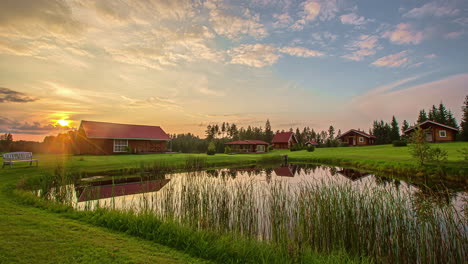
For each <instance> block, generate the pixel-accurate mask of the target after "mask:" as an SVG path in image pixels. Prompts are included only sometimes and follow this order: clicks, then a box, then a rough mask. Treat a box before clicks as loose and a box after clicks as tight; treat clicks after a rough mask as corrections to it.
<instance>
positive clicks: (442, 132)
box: [439, 130, 447, 137]
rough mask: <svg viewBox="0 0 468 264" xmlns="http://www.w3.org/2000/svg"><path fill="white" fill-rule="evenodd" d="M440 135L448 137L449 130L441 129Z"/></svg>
mask: <svg viewBox="0 0 468 264" xmlns="http://www.w3.org/2000/svg"><path fill="white" fill-rule="evenodd" d="M439 137H447V131H445V130H439Z"/></svg>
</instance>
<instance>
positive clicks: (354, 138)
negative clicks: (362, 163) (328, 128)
mask: <svg viewBox="0 0 468 264" xmlns="http://www.w3.org/2000/svg"><path fill="white" fill-rule="evenodd" d="M338 138H339V139H340V140H341V143H344V144H348V145H349V146H367V145H374V144H375V137H374V136H372V135H369V134H367V133H366V132H364V131H360V130H356V129H350V130H349V131H347V132H345V133H343V134H342V135H341V136H339V137H338Z"/></svg>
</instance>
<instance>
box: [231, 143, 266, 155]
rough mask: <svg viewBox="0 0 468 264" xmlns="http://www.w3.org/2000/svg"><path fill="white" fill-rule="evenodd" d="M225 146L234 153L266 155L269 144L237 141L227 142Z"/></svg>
mask: <svg viewBox="0 0 468 264" xmlns="http://www.w3.org/2000/svg"><path fill="white" fill-rule="evenodd" d="M224 145H226V146H229V147H230V148H231V152H232V153H265V152H267V151H268V143H267V142H265V141H261V140H237V141H231V142H226V143H224Z"/></svg>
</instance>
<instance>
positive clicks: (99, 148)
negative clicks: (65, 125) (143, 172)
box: [75, 120, 170, 155]
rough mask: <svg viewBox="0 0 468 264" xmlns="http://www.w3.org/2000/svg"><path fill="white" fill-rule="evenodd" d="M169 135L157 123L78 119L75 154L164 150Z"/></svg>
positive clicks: (158, 151)
mask: <svg viewBox="0 0 468 264" xmlns="http://www.w3.org/2000/svg"><path fill="white" fill-rule="evenodd" d="M168 141H170V137H169V135H167V134H166V132H164V130H162V128H161V127H159V126H144V125H127V124H115V123H107V122H95V121H85V120H83V121H81V125H80V128H79V129H78V136H77V138H76V141H75V144H76V148H77V152H78V153H77V154H92V155H109V154H120V153H160V152H166V151H167V142H168Z"/></svg>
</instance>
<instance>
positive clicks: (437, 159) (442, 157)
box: [430, 147, 448, 165]
mask: <svg viewBox="0 0 468 264" xmlns="http://www.w3.org/2000/svg"><path fill="white" fill-rule="evenodd" d="M447 157H448V153H447V151H445V150H442V149H441V148H439V147H435V148H431V149H430V161H432V162H434V163H436V164H437V165H442V164H443V163H445V162H446V161H447Z"/></svg>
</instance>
